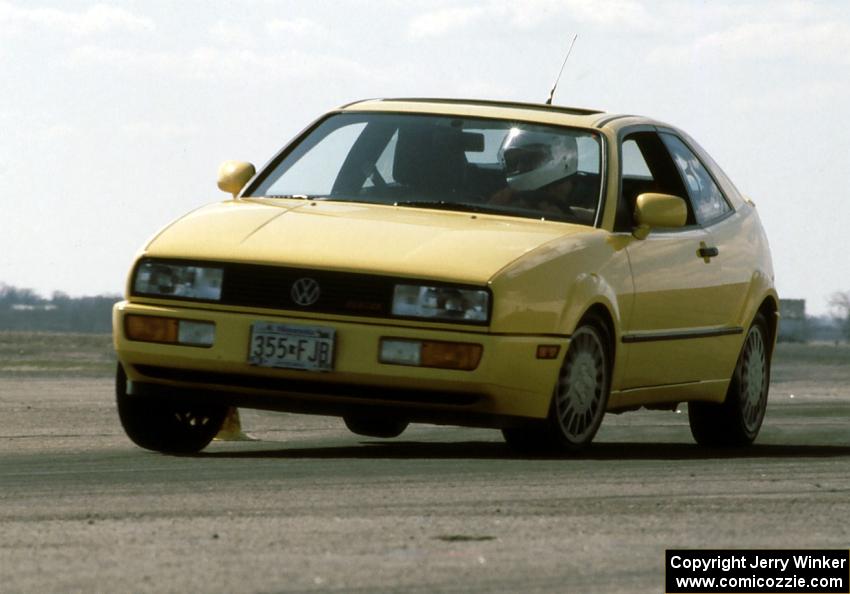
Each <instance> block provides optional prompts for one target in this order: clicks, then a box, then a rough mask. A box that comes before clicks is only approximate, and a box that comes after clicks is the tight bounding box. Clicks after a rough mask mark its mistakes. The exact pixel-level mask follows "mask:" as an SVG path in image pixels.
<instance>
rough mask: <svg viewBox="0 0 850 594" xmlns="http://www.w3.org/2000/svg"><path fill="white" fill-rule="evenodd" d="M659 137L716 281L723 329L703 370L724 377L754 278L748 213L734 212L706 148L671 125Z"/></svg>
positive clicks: (717, 308) (728, 372) (729, 372)
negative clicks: (678, 177)
mask: <svg viewBox="0 0 850 594" xmlns="http://www.w3.org/2000/svg"><path fill="white" fill-rule="evenodd" d="M660 137H661V139H662V141H663V142H664V144H665V146H666V147H667V149H668V150H669V151H670V155H671V157H672V158H673V162H674V163H675V164H676V167H677V169H678V170H679V173H680V174H681V176H682V179H683V181H684V183H685V188H686V189H687V191H688V196H689V198H690V201H691V204H692V205H693V208H694V217H695V219H696V222H697V224H699V225H700V226H701V227H702V228H703V229H704V230H705V231H706V233H708V240H707V246H708V248H709V252H710V253H711V254H712V255H711V258H710V263H711V265H712V276H713V277H715V278H716V280H715V282H716V283H717V284H716V286H713V287H712V290H711V293H710V295H711V296H712V308H713V310H714V311H715V316H716V318H717V319H716V320H715V322H716V324H717V325H718V327H719V329H720V330H722V331H723V332H725V333H723V334H720V335H718V336H717V337H716V338H715V340H713V341H711V344H712V345H713V348H712V350H711V356H710V358H708V360H707V361H706V364H707V365H708V367H709V368H708V369H707V372H706V373H707V376H708V377H711V378H717V379H728V378H730V377H731V375H732V370H733V369H734V366H735V362H736V361H737V356H738V351H739V350H740V345H741V342H742V340H743V330H744V329H743V328H742V327H741V326H740V324H741V314H742V312H743V309H744V305H745V301H746V298H747V292H748V291H749V287H750V285H751V280H752V274H753V263H752V261H751V260H752V254H753V253H755V251H756V250H757V248H756V246H753V245H750V244H749V242H750V241H751V240H752V238H753V237H755V234H754V233H751V232H748V229H747V228H748V226H749V225H751V224H752V220H751V219H752V217H747V216H746V215H745V214H742V213H739V212H735V210H734V209H733V208H732V206H731V201H730V200H729V199H728V197H727V196H726V195H725V194H724V190H723V188H722V186H721V184H720V183H719V181H718V179H717V177H716V172H713V171H712V166H713V167H716V165H714V164H713V161H712V162H711V163H706V162H705V159H704V158H702V157H700V153H702V154H703V155H704V154H705V153H704V152H702V151H701V150H699V149H698V147H696V146H695V145H694V144H693V140H690V139H686V138H684V137H683V136H680V135H679V134H677V133H676V132H674V131H672V130H662V131H661V133H660ZM708 160H709V161H710V158H708Z"/></svg>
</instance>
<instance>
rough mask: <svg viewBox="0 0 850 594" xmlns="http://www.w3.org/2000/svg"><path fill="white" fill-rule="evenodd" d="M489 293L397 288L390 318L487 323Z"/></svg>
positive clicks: (407, 287) (425, 286)
mask: <svg viewBox="0 0 850 594" xmlns="http://www.w3.org/2000/svg"><path fill="white" fill-rule="evenodd" d="M489 311H490V294H489V293H488V292H487V291H484V290H481V289H458V288H455V287H431V286H428V285H396V286H395V290H394V291H393V315H394V316H405V317H415V318H435V319H439V320H452V321H466V322H486V321H487V316H488V315H489Z"/></svg>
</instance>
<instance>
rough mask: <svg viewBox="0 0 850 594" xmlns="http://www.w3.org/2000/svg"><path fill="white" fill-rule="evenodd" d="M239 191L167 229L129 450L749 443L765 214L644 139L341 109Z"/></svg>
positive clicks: (665, 141)
mask: <svg viewBox="0 0 850 594" xmlns="http://www.w3.org/2000/svg"><path fill="white" fill-rule="evenodd" d="M218 185H219V187H220V188H221V189H222V190H224V191H226V192H228V193H231V194H232V195H233V197H232V199H227V200H225V201H223V202H220V203H217V204H211V205H208V206H205V207H202V208H199V209H197V210H195V211H193V212H191V213H189V214H187V215H186V216H184V217H182V218H181V219H178V220H177V221H175V222H173V223H172V224H170V225H169V226H167V227H166V228H165V229H163V230H162V231H160V232H159V234H157V235H156V236H155V237H154V238H153V239H152V240H151V241H150V242H149V243H148V244H147V245H146V246H145V247H144V248H143V250H142V251H141V253H140V254H139V256H138V258H137V260H136V262H135V265H134V266H133V269H132V271H131V272H130V275H129V278H128V281H127V298H126V300H125V301H122V302H120V303H118V304H116V305H115V308H114V312H113V324H114V337H115V339H114V340H115V349H116V351H117V354H118V360H119V365H118V375H117V404H118V412H119V416H120V419H121V422H122V424H123V427H124V429H125V430H126V432H127V434H128V436H129V437H130V439H132V440H133V441H134V442H135V443H136V444H138V445H139V446H141V447H144V448H148V449H152V450H156V451H163V452H172V453H180V452H195V451H198V450H201V449H202V448H204V447H205V446H206V445H207V444H208V443H209V442H210V440H211V439H212V438H213V437H214V436H215V435H216V433H217V432H218V431H219V429H220V427H221V425H222V422H223V419H224V418H225V415H226V412H227V411H228V410H229V408H230V407H234V406H235V407H248V408H260V409H268V410H277V411H291V412H298V413H312V414H322V415H335V416H340V417H342V418H343V419H344V420H345V423H346V425H347V426H348V428H349V429H351V430H352V431H353V432H355V433H358V434H361V435H368V436H377V437H394V436H397V435H399V434H401V432H402V431H404V429H405V427H407V425H408V424H409V423H410V422H424V423H437V424H457V425H465V426H475V427H492V428H498V429H501V430H502V433H503V435H504V437H505V439H506V441H507V442H508V444H509V445H510V446H512V447H514V448H516V449H518V450H521V451H540V450H547V451H553V450H554V451H570V450H576V449H580V448H582V447H584V446H587V445H588V444H589V443H590V442H591V440H592V439H593V437H594V435H595V434H596V432H597V430H598V428H599V426H600V423H601V422H602V418H603V415H604V414H605V412H606V411H608V412H621V411H626V410H634V409H638V408H641V407H646V408H662V409H673V408H675V407H676V406H677V404H679V403H682V402H688V403H689V405H688V412H689V418H690V426H691V430H692V433H693V435H694V437H695V439H696V441H697V442H699V443H701V444H707V445H745V444H749V443H751V442H752V441H753V440H754V439H755V437H756V435H757V433H758V431H759V429H760V427H761V424H762V420H763V418H764V414H765V408H766V404H767V394H768V384H769V379H770V360H771V354H772V351H773V345H774V342H775V337H776V326H777V309H778V308H777V304H778V297H777V294H776V290H775V288H774V277H773V268H772V264H771V259H770V252H769V248H768V243H767V239H766V237H765V234H764V231H763V230H762V226H761V224H760V222H759V217H758V215H757V213H756V209H755V207H754V205H753V203H752V202H750V201H749V200H748V199H746V198H744V197H743V196H741V194H739V192H738V190H736V189H735V186H733V185H732V182H731V181H730V180H729V178H727V177H726V175H725V174H724V173H723V172H722V171H721V170H720V168H719V167H718V166H717V165H716V164H715V163H714V161H713V160H712V159H711V157H709V156H708V154H706V153H705V151H703V150H702V149H701V148H700V147H699V145H697V144H696V142H694V140H693V139H691V138H690V137H689V136H688V135H687V134H685V133H684V132H682V131H681V130H678V129H676V128H674V127H672V126H669V125H667V124H663V123H660V122H656V121H653V120H650V119H647V118H643V117H636V116H629V115H613V114H607V113H601V112H598V111H593V110H585V109H573V108H566V107H554V106H550V105H536V104H524V103H510V102H495V101H467V100H449V99H393V100H370V101H362V102H358V103H353V104H350V105H346V106H344V107H341V108H340V109H338V110H335V111H333V112H331V113H328V114H326V115H324V116H322V117H321V118H320V119H318V120H317V121H316V122H314V123H313V124H311V125H310V126H309V127H308V128H307V129H306V130H305V131H304V132H302V133H301V134H300V135H299V136H298V137H297V138H295V139H294V140H293V141H292V142H291V143H289V144H288V145H287V146H285V147H284V148H283V149H282V150H281V151H280V152H279V153H278V154H277V155H275V156H274V158H273V159H272V160H271V161H270V162H269V164H268V165H266V166H265V167H264V168H263V169H262V170H261V171H260V172H259V173H255V170H254V167H253V166H252V165H251V164H249V163H243V162H236V161H228V162H226V163H224V164H223V165H222V166H221V168H220V169H219V178H218Z"/></svg>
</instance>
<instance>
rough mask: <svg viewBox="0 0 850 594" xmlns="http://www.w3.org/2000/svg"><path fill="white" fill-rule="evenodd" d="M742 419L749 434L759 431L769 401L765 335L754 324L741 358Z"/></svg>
mask: <svg viewBox="0 0 850 594" xmlns="http://www.w3.org/2000/svg"><path fill="white" fill-rule="evenodd" d="M740 398H741V400H740V402H741V417H742V420H743V421H744V426H745V428H746V430H747V431H748V432H754V431H757V430H758V428H759V426H760V425H761V422H762V418H763V417H764V412H765V404H766V401H767V353H766V350H765V345H764V335H763V333H762V329H761V327H760V326H759V325H757V324H754V325H753V326H752V327H751V328H750V331H749V333H748V334H747V342H746V343H745V344H744V352H743V353H742V356H741V396H740Z"/></svg>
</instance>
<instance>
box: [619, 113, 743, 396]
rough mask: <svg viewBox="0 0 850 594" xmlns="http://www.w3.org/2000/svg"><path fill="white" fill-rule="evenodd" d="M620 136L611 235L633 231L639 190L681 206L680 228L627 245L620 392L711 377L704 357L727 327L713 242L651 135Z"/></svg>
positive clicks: (711, 368) (708, 360) (667, 155)
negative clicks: (627, 301) (629, 290)
mask: <svg viewBox="0 0 850 594" xmlns="http://www.w3.org/2000/svg"><path fill="white" fill-rule="evenodd" d="M621 138H622V145H621V155H622V156H621V182H620V185H621V196H620V200H621V203H622V205H621V207H620V208H619V209H618V220H617V225H618V227H619V228H618V229H615V230H619V231H625V230H630V229H631V228H633V226H634V223H633V221H632V220H631V213H633V212H634V203H635V200H636V198H637V196H638V195H640V194H641V193H644V192H661V193H665V194H673V195H676V196H680V197H682V198H683V199H684V200H685V201H686V203H687V206H688V217H687V222H686V225H685V226H684V227H682V228H676V229H654V230H652V232H650V234H649V235H648V236H647V237H646V238H645V239H637V238H634V237H632V238H631V240H630V242H629V244H628V246H627V247H626V250H627V253H628V256H629V263H630V266H631V271H632V277H633V284H634V295H633V307H632V315H631V316H630V317H629V320H628V321H627V322H626V323H625V324H624V328H623V334H622V339H621V340H622V352H623V353H624V354H625V356H626V364H625V370H624V375H623V381H622V382H621V389H629V388H639V387H649V386H662V385H669V384H680V383H689V382H696V381H701V380H706V379H718V378H717V377H716V375H717V369H716V365H715V364H714V363H713V362H712V360H711V359H712V357H713V355H714V351H715V349H717V348H719V347H720V342H722V340H721V341H720V342H717V341H718V340H719V339H722V337H724V336H727V335H728V333H730V332H731V330H730V329H729V328H728V323H727V320H728V305H727V304H725V303H723V287H724V283H723V277H722V272H721V268H720V267H719V266H718V265H717V263H716V260H715V256H714V255H713V254H714V250H713V248H716V246H715V245H714V242H715V239H714V237H712V234H711V232H710V231H709V230H707V229H705V228H704V227H703V226H702V225H701V224H699V221H698V220H697V210H696V209H695V208H694V205H693V203H692V200H691V195H690V192H689V191H688V189H687V187H686V184H687V182H686V180H685V179H684V178H683V176H682V174H681V172H680V168H679V166H678V164H677V163H675V161H674V159H673V158H672V157H671V153H670V151H669V150H668V148H667V145H666V142H665V140H664V139H662V137H661V136H660V135H659V134H658V132H657V131H656V130H654V129H639V130H636V131H634V132H631V133H627V134H625V135H624V136H622V137H621ZM727 206H728V205H727Z"/></svg>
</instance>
